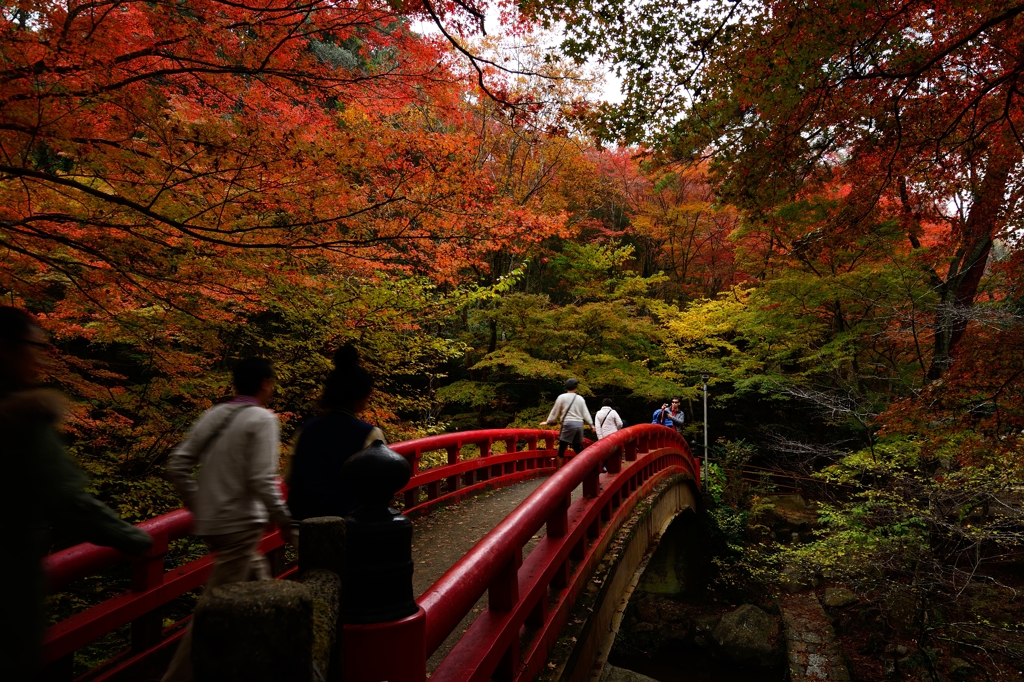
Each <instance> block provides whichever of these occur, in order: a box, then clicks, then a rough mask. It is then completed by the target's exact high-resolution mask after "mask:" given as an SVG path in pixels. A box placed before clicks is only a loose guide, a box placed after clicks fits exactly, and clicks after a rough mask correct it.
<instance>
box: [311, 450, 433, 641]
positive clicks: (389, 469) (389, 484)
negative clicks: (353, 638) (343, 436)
mask: <svg viewBox="0 0 1024 682" xmlns="http://www.w3.org/2000/svg"><path fill="white" fill-rule="evenodd" d="M342 476H343V477H345V478H346V480H347V481H349V485H351V486H352V489H353V490H356V491H358V495H359V502H360V505H359V507H358V508H357V509H356V510H355V511H354V512H353V513H352V514H351V515H350V516H348V517H346V519H345V532H346V538H345V540H346V545H347V546H346V550H345V573H344V575H343V577H342V582H343V584H344V585H345V590H344V595H343V597H342V620H343V621H344V622H345V623H362V624H369V623H386V622H390V621H398V620H401V619H403V618H408V617H409V616H412V615H413V614H415V613H416V612H417V609H418V607H417V606H416V602H415V601H414V600H413V594H412V571H413V563H412V522H411V521H409V519H407V518H405V517H404V516H402V515H401V514H399V513H398V512H397V511H396V510H395V509H392V508H391V501H392V499H394V496H395V494H396V493H397V492H398V491H399V490H401V489H402V487H403V486H405V484H406V483H408V482H409V478H410V476H411V470H410V467H409V462H408V461H406V459H405V457H402V456H401V455H400V454H398V453H397V452H395V451H394V450H392V449H390V448H388V447H387V446H386V445H384V443H383V441H379V440H378V441H374V443H373V444H372V445H371V446H370V447H368V448H366V449H365V450H363V451H362V452H360V453H359V454H357V455H355V456H353V457H351V458H350V459H349V460H348V461H347V462H345V465H344V466H343V467H342ZM302 542H304V540H303V541H300V543H299V544H300V545H301V544H302Z"/></svg>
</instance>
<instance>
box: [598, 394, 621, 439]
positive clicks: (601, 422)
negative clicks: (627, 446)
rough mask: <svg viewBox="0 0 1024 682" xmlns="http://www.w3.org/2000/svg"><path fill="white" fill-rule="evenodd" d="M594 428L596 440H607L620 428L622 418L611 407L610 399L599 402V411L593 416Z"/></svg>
mask: <svg viewBox="0 0 1024 682" xmlns="http://www.w3.org/2000/svg"><path fill="white" fill-rule="evenodd" d="M594 427H595V430H596V431H597V439H598V440H601V439H602V438H607V437H608V436H610V435H612V434H613V433H615V432H616V431H618V430H619V429H621V428H622V418H621V417H620V416H619V413H618V412H616V410H615V408H614V407H612V399H611V398H605V399H604V400H602V401H601V409H600V410H598V411H597V414H595V415H594Z"/></svg>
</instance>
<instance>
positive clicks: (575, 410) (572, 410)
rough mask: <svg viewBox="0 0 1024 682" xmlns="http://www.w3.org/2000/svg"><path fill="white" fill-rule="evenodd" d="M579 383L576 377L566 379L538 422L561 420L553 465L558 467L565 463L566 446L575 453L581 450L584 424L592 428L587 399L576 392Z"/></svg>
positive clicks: (549, 422) (542, 423)
mask: <svg viewBox="0 0 1024 682" xmlns="http://www.w3.org/2000/svg"><path fill="white" fill-rule="evenodd" d="M579 384H580V382H578V381H577V380H576V379H566V380H565V393H563V394H562V395H560V396H558V399H557V400H555V405H554V407H552V408H551V412H550V413H549V414H548V418H547V419H545V420H544V421H542V422H541V423H540V425H541V426H547V425H549V424H555V423H558V422H562V430H561V431H560V432H559V433H558V458H557V459H556V460H555V466H556V467H557V468H559V469H561V468H562V465H563V464H565V450H566V448H568V447H569V446H570V445H571V446H572V449H573V452H575V453H577V454H579V453H580V452H581V451H582V450H583V428H584V425H586V426H589V427H590V428H594V421H593V420H592V419H591V418H590V410H588V409H587V401H586V400H584V399H583V397H582V396H580V395H579V394H578V393H576V389H577V387H578V386H579Z"/></svg>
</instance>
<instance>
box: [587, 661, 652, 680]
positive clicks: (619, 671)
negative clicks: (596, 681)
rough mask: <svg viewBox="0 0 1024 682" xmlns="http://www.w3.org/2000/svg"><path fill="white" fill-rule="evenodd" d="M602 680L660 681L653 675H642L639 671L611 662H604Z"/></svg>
mask: <svg viewBox="0 0 1024 682" xmlns="http://www.w3.org/2000/svg"><path fill="white" fill-rule="evenodd" d="M601 682H658V681H657V680H655V679H654V678H653V677H648V676H647V675H641V674H640V673H638V672H633V671H632V670H627V669H626V668H617V667H616V666H614V665H612V664H611V663H605V664H604V670H602V672H601Z"/></svg>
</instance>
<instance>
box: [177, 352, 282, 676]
mask: <svg viewBox="0 0 1024 682" xmlns="http://www.w3.org/2000/svg"><path fill="white" fill-rule="evenodd" d="M234 384H235V391H236V393H237V395H236V396H235V397H234V398H233V399H232V400H230V401H228V402H226V403H223V404H220V405H216V406H214V407H212V408H210V409H209V410H207V411H206V412H205V413H204V414H203V416H202V417H200V418H199V420H198V421H197V422H196V423H195V424H194V425H193V426H192V429H191V430H190V431H189V433H188V436H187V437H186V438H185V440H184V441H182V442H181V444H180V445H178V447H177V448H176V449H175V450H174V452H173V453H172V454H171V458H170V461H169V462H168V464H167V473H168V477H169V478H170V479H171V482H172V483H174V487H175V488H176V489H177V490H178V493H179V494H180V495H181V498H182V499H183V500H184V502H185V506H186V507H188V509H189V511H191V512H192V516H193V520H194V532H195V534H196V535H199V536H201V537H202V538H203V540H205V541H206V544H207V545H209V547H210V549H211V550H213V551H214V552H216V554H217V556H216V559H215V560H214V565H213V573H212V574H211V575H210V579H209V580H208V581H207V583H206V586H205V587H204V588H203V592H204V594H206V593H208V592H209V591H210V590H212V589H213V588H215V587H217V586H219V585H224V584H226V583H233V582H245V581H247V580H267V579H269V578H270V577H271V576H270V567H269V565H268V564H267V560H266V558H265V557H264V556H262V555H261V554H260V553H259V544H260V540H261V539H262V538H263V532H264V528H265V526H266V525H267V521H268V520H269V521H273V522H274V523H276V524H277V525H278V527H279V528H280V529H281V534H282V535H283V536H284V539H285V541H286V542H289V543H291V544H295V530H294V527H293V522H292V517H291V515H290V514H289V512H288V507H287V506H286V505H285V502H284V499H283V498H282V497H281V491H280V488H279V486H278V480H277V479H278V455H279V453H280V440H279V436H278V425H277V416H276V415H275V414H274V413H273V412H271V411H270V410H267V409H265V408H266V405H267V403H268V401H269V400H270V397H271V396H272V395H273V393H274V371H273V368H272V367H271V366H270V363H269V362H268V361H267V360H264V359H262V358H247V359H245V360H242V361H241V362H239V363H238V365H236V367H235V370H234ZM197 464H201V465H202V466H201V467H200V470H199V474H198V476H197V477H195V478H193V476H192V470H193V468H194V467H195V466H196V465H197ZM189 628H190V629H189V631H188V632H187V633H186V634H185V637H184V638H183V639H182V641H181V644H180V646H179V647H178V651H177V652H176V653H175V655H174V659H173V660H172V661H171V665H170V667H169V668H168V670H167V673H166V674H165V675H164V677H163V682H187V681H189V680H191V679H192V660H191V658H192V632H191V625H190V626H189Z"/></svg>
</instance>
